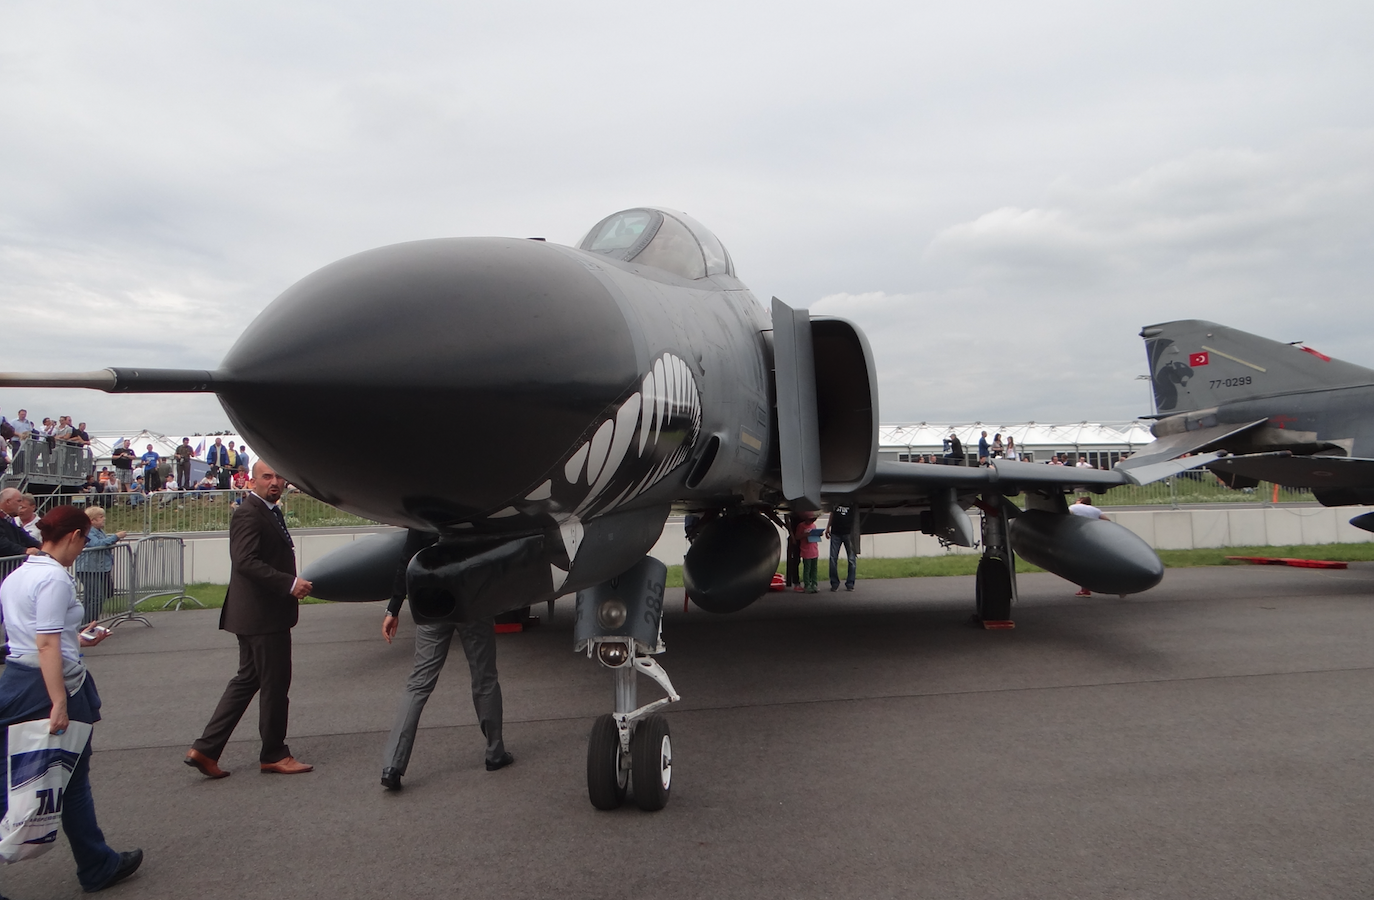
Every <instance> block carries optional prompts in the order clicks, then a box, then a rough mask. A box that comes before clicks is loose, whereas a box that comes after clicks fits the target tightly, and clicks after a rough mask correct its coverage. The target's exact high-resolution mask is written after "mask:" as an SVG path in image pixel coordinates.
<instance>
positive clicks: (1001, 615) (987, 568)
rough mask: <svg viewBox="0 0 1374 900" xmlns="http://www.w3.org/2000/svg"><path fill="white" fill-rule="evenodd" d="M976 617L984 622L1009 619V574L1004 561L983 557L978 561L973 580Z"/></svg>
mask: <svg viewBox="0 0 1374 900" xmlns="http://www.w3.org/2000/svg"><path fill="white" fill-rule="evenodd" d="M975 590H976V591H977V597H978V599H977V607H978V617H979V618H980V619H983V620H985V621H1005V620H1007V619H1010V618H1011V573H1010V572H1009V571H1007V564H1006V562H1005V561H1003V560H1000V559H997V558H996V557H991V556H985V557H983V558H982V559H980V560H979V561H978V575H977V576H976V580H975Z"/></svg>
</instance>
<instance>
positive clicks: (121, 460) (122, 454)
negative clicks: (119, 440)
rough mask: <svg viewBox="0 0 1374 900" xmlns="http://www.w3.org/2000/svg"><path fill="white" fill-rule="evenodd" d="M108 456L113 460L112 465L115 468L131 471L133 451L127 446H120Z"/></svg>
mask: <svg viewBox="0 0 1374 900" xmlns="http://www.w3.org/2000/svg"><path fill="white" fill-rule="evenodd" d="M110 457H111V459H113V460H114V467H115V468H116V469H123V470H124V471H126V472H131V471H133V468H134V451H132V450H130V449H129V448H128V447H120V448H119V449H118V450H116V451H115V452H114V453H112V454H110Z"/></svg>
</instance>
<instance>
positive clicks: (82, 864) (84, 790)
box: [0, 728, 119, 891]
mask: <svg viewBox="0 0 1374 900" xmlns="http://www.w3.org/2000/svg"><path fill="white" fill-rule="evenodd" d="M9 749H10V748H9V731H8V729H6V728H0V754H3V755H0V760H3V759H8V758H9ZM6 787H7V786H6ZM9 805H10V797H9V791H8V790H7V789H6V790H0V817H3V816H4V814H5V813H6V812H7V811H8V810H9ZM62 831H63V832H65V833H66V835H67V840H68V841H69V842H70V843H71V845H72V856H73V857H75V858H76V880H77V881H79V882H81V887H82V888H84V889H85V890H88V891H91V890H95V889H96V888H98V887H100V886H101V885H103V884H104V883H105V882H107V881H109V880H110V876H111V875H113V874H114V871H115V868H116V867H117V866H118V865H119V854H118V853H117V852H116V851H115V850H113V849H111V847H110V845H109V844H107V843H105V834H104V832H102V831H101V830H100V826H99V825H98V824H96V821H95V798H94V797H92V796H91V742H90V741H89V740H88V741H86V747H85V749H84V750H82V751H81V757H80V758H79V759H78V760H77V761H76V768H74V769H72V780H71V781H69V782H67V789H66V790H65V791H63V792H62Z"/></svg>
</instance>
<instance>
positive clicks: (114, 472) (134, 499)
mask: <svg viewBox="0 0 1374 900" xmlns="http://www.w3.org/2000/svg"><path fill="white" fill-rule="evenodd" d="M26 440H42V441H46V442H47V445H48V449H49V450H55V449H57V447H58V446H59V444H62V445H66V446H71V447H79V448H88V447H90V446H91V436H90V434H89V432H87V431H86V423H85V422H79V423H77V424H75V425H73V424H72V417H71V416H58V417H57V418H56V419H52V418H44V419H43V421H42V422H41V423H35V422H33V421H31V420H30V419H29V414H28V410H25V409H21V410H19V413H18V415H17V416H16V417H15V418H13V419H9V418H7V417H6V416H4V415H3V413H0V475H3V474H4V473H5V472H7V471H8V470H9V468H10V465H11V462H12V461H14V460H17V459H21V457H20V456H18V454H20V453H21V452H22V447H23V446H24V441H26ZM202 453H203V454H204V462H205V463H206V464H207V468H206V469H205V472H204V475H203V476H201V477H199V478H196V477H194V476H193V474H192V473H193V471H195V470H196V469H198V467H195V466H193V465H192V461H193V460H197V459H201V457H202ZM252 462H253V460H252V457H251V456H250V455H249V452H248V448H247V446H242V447H240V446H237V444H236V442H235V441H229V442H228V444H227V445H226V444H225V443H224V439H223V438H222V437H216V438H215V439H214V443H213V444H211V445H209V446H208V447H207V446H205V442H204V441H202V442H201V444H200V446H197V447H192V446H191V439H190V438H189V437H184V438H182V439H181V443H180V444H179V445H178V446H177V448H176V449H175V450H174V451H173V452H172V453H170V454H168V455H166V456H163V455H162V454H160V453H158V452H157V451H156V450H155V449H154V447H153V445H152V444H147V445H146V449H145V450H144V452H143V453H142V454H139V453H138V452H137V451H136V450H135V449H134V448H133V447H132V446H130V442H129V441H128V440H127V439H125V440H121V441H118V442H116V444H115V446H114V448H113V450H112V452H111V454H110V465H107V466H101V467H100V469H99V471H95V470H94V469H93V470H92V471H91V472H90V473H89V474H88V475H87V476H86V482H85V484H84V485H80V486H79V487H78V488H77V489H76V491H75V493H79V494H124V495H127V496H126V497H124V498H122V499H124V501H125V502H127V503H129V504H131V505H134V506H137V505H139V504H140V503H142V502H144V498H146V497H147V496H148V495H150V494H156V493H159V492H165V491H174V492H178V493H187V492H195V493H205V492H210V491H238V492H242V491H245V490H247V489H248V481H249V476H248V473H249V471H250V469H251V466H252ZM78 477H79V476H78ZM64 493H66V492H65V491H64ZM35 521H36V519H35Z"/></svg>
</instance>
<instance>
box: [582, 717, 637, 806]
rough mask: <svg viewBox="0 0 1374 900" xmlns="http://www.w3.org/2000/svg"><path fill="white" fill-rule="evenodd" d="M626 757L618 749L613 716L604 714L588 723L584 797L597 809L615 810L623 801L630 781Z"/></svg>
mask: <svg viewBox="0 0 1374 900" xmlns="http://www.w3.org/2000/svg"><path fill="white" fill-rule="evenodd" d="M629 776H630V756H629V754H627V753H624V752H623V751H621V749H620V729H619V728H617V727H616V724H615V716H613V715H611V714H610V713H606V714H605V715H602V716H597V718H596V721H595V722H593V723H592V733H591V737H590V738H588V739H587V796H588V797H589V798H590V799H591V801H592V806H595V807H596V808H597V809H616V808H618V807H619V806H620V804H622V803H624V802H625V788H626V786H627V785H628V784H629V782H630V777H629Z"/></svg>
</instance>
